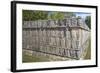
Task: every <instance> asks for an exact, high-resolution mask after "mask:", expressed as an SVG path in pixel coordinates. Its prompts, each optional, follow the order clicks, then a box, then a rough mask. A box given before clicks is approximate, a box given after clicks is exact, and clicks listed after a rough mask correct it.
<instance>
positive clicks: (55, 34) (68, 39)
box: [22, 18, 90, 59]
mask: <svg viewBox="0 0 100 73" xmlns="http://www.w3.org/2000/svg"><path fill="white" fill-rule="evenodd" d="M22 28H23V31H22V43H23V44H22V46H23V49H28V50H33V51H37V52H42V53H44V54H50V55H51V54H52V55H57V56H62V57H68V58H73V59H80V58H81V55H82V54H83V52H84V49H85V48H86V46H87V44H85V45H84V43H88V41H87V40H88V39H89V36H90V34H89V33H90V30H89V28H88V27H87V25H86V24H85V22H84V21H83V20H82V19H79V18H66V19H62V20H37V21H24V22H23V27H22ZM83 45H84V47H83ZM37 54H38V53H37Z"/></svg>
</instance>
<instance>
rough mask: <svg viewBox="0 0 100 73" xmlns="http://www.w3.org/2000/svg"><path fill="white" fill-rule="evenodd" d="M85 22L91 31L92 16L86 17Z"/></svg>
mask: <svg viewBox="0 0 100 73" xmlns="http://www.w3.org/2000/svg"><path fill="white" fill-rule="evenodd" d="M85 22H86V24H87V26H88V27H89V28H90V29H91V16H86V18H85Z"/></svg>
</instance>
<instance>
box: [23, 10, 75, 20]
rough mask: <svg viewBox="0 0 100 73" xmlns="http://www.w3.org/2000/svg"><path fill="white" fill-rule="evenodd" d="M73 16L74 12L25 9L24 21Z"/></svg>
mask: <svg viewBox="0 0 100 73" xmlns="http://www.w3.org/2000/svg"><path fill="white" fill-rule="evenodd" d="M72 16H75V14H74V13H73V12H57V11H37V10H35V11H34V10H23V21H34V20H45V19H64V18H67V17H72Z"/></svg>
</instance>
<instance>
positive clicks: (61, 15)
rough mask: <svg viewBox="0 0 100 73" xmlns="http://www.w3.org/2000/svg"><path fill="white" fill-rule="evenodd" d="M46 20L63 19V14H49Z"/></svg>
mask: <svg viewBox="0 0 100 73" xmlns="http://www.w3.org/2000/svg"><path fill="white" fill-rule="evenodd" d="M48 19H54V20H56V19H64V14H63V13H62V12H50V14H49V16H48Z"/></svg>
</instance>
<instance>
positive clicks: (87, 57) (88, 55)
mask: <svg viewBox="0 0 100 73" xmlns="http://www.w3.org/2000/svg"><path fill="white" fill-rule="evenodd" d="M84 59H91V40H90V39H89V46H88V49H87V53H86V56H85V57H84Z"/></svg>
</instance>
